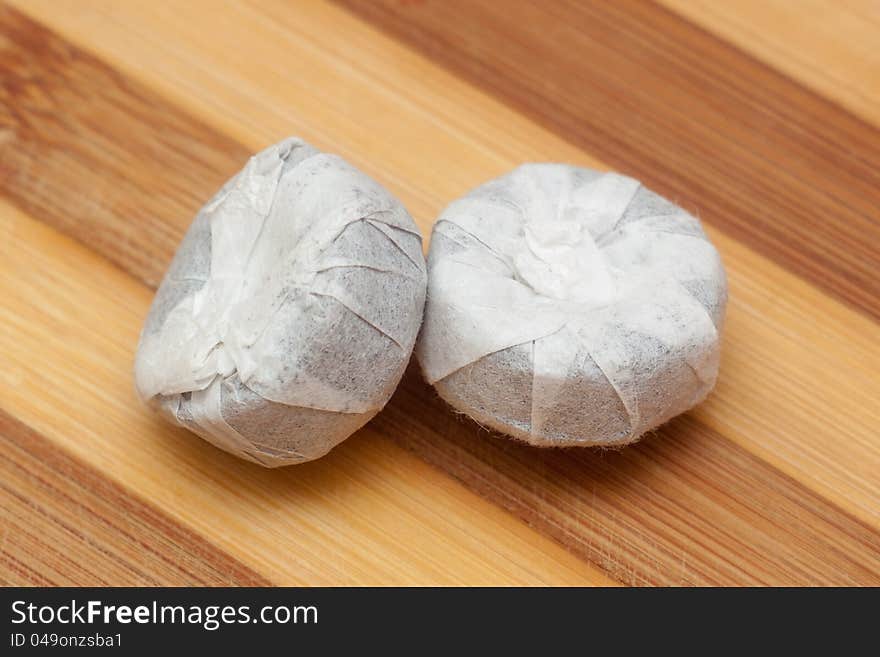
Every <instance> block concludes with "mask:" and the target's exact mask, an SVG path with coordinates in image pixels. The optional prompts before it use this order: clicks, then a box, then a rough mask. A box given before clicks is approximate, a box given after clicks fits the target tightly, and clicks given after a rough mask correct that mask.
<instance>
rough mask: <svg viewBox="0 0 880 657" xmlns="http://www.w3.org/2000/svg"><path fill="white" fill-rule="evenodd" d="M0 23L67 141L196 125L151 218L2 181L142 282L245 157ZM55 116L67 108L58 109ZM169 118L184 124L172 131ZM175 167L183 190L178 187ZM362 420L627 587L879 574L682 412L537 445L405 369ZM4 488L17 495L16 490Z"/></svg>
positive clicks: (175, 135)
mask: <svg viewBox="0 0 880 657" xmlns="http://www.w3.org/2000/svg"><path fill="white" fill-rule="evenodd" d="M9 20H10V16H9V15H8V14H7V16H6V21H7V23H6V24H3V23H2V22H0V25H3V27H2V29H3V30H4V31H5V32H9V31H10V29H11V30H12V31H13V32H25V33H26V34H30V36H26V37H25V36H21V35H19V36H13V37H10V38H13V39H15V40H16V43H18V44H19V45H18V46H17V48H19V49H22V48H23V49H24V50H20V52H19V53H18V54H17V57H19V58H20V59H23V60H26V61H27V64H26V68H27V70H30V71H31V75H32V76H33V77H34V78H35V79H40V80H44V81H45V82H43V83H42V84H41V86H40V93H41V94H42V95H45V96H46V97H49V98H66V97H67V94H72V93H74V91H72V90H73V89H79V90H80V91H79V92H77V93H78V94H79V95H80V96H81V99H80V103H81V105H80V106H79V107H78V108H77V109H76V111H75V112H74V113H73V114H66V115H65V116H64V117H56V118H55V119H53V120H55V121H59V122H63V123H64V124H65V125H67V126H68V129H70V130H73V131H75V133H76V134H77V135H78V137H77V139H78V140H83V141H86V142H89V141H91V140H93V139H98V138H99V136H100V135H99V133H102V132H104V131H106V130H110V131H111V132H112V133H113V134H120V135H122V134H137V135H138V139H139V140H141V141H142V142H144V143H152V142H154V141H160V140H164V141H166V142H168V143H177V142H181V143H187V141H188V140H189V139H191V138H192V137H191V135H189V134H187V132H186V131H188V130H190V129H195V130H198V131H199V132H198V134H199V135H200V136H199V143H200V144H201V145H202V149H203V151H204V152H203V153H202V156H201V157H199V158H193V159H192V160H189V159H187V158H184V157H181V158H177V159H171V160H169V161H168V163H167V167H166V168H165V169H163V171H162V175H156V177H155V178H154V179H152V180H150V181H147V180H146V179H143V182H142V184H141V186H139V187H133V188H130V189H129V192H128V193H130V194H133V196H132V197H131V198H129V199H127V200H126V203H127V204H129V205H131V206H142V207H151V208H153V212H154V215H153V216H152V217H151V219H150V220H149V221H148V220H146V219H143V220H138V221H132V220H128V217H126V215H125V214H122V213H120V212H119V210H118V209H117V210H109V211H107V214H106V217H105V218H104V219H102V223H100V224H96V226H95V229H94V230H90V231H83V230H81V228H79V227H78V222H79V221H80V220H84V221H85V220H87V219H86V215H87V214H88V212H90V208H92V207H93V206H94V205H96V204H97V202H98V200H99V199H100V198H101V196H100V195H101V194H102V193H103V191H104V190H105V189H112V188H114V187H115V186H116V185H120V184H122V183H124V182H125V179H126V176H127V175H128V173H127V172H126V171H123V170H120V169H119V168H117V167H115V166H109V167H107V168H101V167H99V166H97V165H96V166H92V167H78V168H77V169H76V170H75V174H71V173H70V172H68V171H66V170H61V169H58V168H45V167H42V165H41V164H40V163H39V161H37V160H34V161H29V163H28V165H29V169H27V170H25V171H23V172H20V173H19V174H18V175H19V176H21V177H22V183H23V185H24V188H25V189H26V190H31V191H30V192H26V193H24V192H18V191H14V190H9V189H3V190H0V192H2V194H4V195H6V196H7V197H11V198H13V199H14V200H16V202H19V203H23V204H25V205H26V207H27V208H29V209H30V210H32V211H33V212H35V213H36V214H35V216H36V217H37V218H42V219H46V220H47V221H49V222H50V223H52V224H53V225H56V226H58V227H59V228H61V229H62V230H66V231H68V232H71V233H72V234H74V235H77V236H78V237H79V239H81V240H82V241H83V242H85V243H86V244H88V245H89V246H90V247H91V248H93V249H94V250H96V251H97V252H99V253H102V254H104V255H107V256H108V257H111V258H113V259H114V260H115V261H116V262H117V263H118V264H119V265H120V266H121V267H122V268H123V269H125V270H126V271H128V272H130V273H132V274H134V275H135V276H138V277H140V278H141V279H142V280H144V281H145V282H147V283H148V284H154V282H155V280H157V279H158V278H159V276H160V275H161V271H162V269H163V268H164V266H165V263H166V262H167V261H168V260H169V259H170V257H171V255H172V252H173V249H174V246H175V244H176V241H177V239H179V237H180V236H181V235H182V233H183V230H184V229H185V227H186V224H187V223H188V221H189V217H190V216H191V213H192V210H194V209H195V208H196V207H197V206H198V205H199V204H200V202H202V201H203V200H204V199H206V198H208V197H209V196H210V194H211V193H212V192H213V191H214V190H215V188H216V185H217V184H218V183H219V180H216V178H218V177H219V176H218V172H220V171H225V172H232V171H233V170H235V169H236V168H238V167H239V166H241V164H242V163H243V161H244V159H245V157H244V153H243V149H242V148H241V147H240V146H230V145H229V143H228V141H227V140H225V139H223V138H222V137H220V136H219V135H212V134H209V133H208V132H207V130H206V129H205V128H201V127H196V126H198V124H197V123H196V122H195V121H193V120H190V119H187V118H186V117H184V116H182V115H181V114H180V112H179V111H178V110H176V109H175V108H173V107H171V106H168V105H167V104H165V103H163V101H162V100H161V99H159V98H157V97H154V96H152V95H150V93H149V92H148V91H146V90H144V89H142V88H138V87H137V86H135V85H132V84H131V83H128V82H126V81H124V80H123V79H122V78H120V77H119V76H118V75H116V74H115V73H113V72H112V71H109V70H108V69H107V67H106V65H104V64H103V63H101V62H100V61H98V60H96V59H94V58H91V57H89V56H88V55H86V54H84V53H82V52H79V51H77V50H75V49H73V48H71V47H70V46H69V45H66V44H63V43H59V38H58V37H56V36H54V35H51V34H50V33H47V32H46V31H45V30H43V28H41V27H39V26H38V25H35V24H32V23H28V22H26V21H25V19H23V18H22V17H20V16H17V15H15V16H13V17H12V19H11V20H12V21H13V22H12V25H11V26H10V25H9V24H8V21H9ZM31 33H33V34H31ZM44 51H49V52H52V53H59V52H63V53H66V55H65V56H66V59H59V58H58V57H57V56H53V57H52V58H50V62H51V63H52V64H51V65H52V74H51V75H49V73H48V72H47V73H42V72H41V67H42V66H44V65H45V64H43V63H41V61H42V59H43V57H44V55H43V52H44ZM65 62H66V63H65ZM96 85H97V86H100V85H115V88H113V89H107V90H103V91H102V92H101V93H94V94H92V93H87V92H85V91H84V90H89V89H92V87H94V86H96ZM33 93H36V92H33ZM116 96H127V98H124V99H123V98H119V99H118V100H117V102H119V103H124V104H125V106H126V107H129V108H130V110H128V111H126V112H119V113H108V114H105V115H104V117H103V122H102V123H101V124H95V123H93V122H92V121H90V120H86V118H85V117H89V116H92V114H93V111H92V107H91V106H92V104H95V105H96V107H97V108H99V109H100V108H101V107H103V106H104V102H105V101H104V100H103V99H104V98H105V97H116ZM139 103H143V105H144V106H139V105H138V104H139ZM36 107H37V106H36V105H34V104H33V103H32V104H25V105H24V106H23V109H22V110H17V112H18V114H17V116H18V118H17V119H16V120H17V121H19V122H20V123H21V124H23V125H24V124H26V125H35V124H39V122H40V121H42V120H44V119H42V118H41V117H40V116H39V112H38V111H37V109H35V108H36ZM146 108H149V111H147V109H146ZM57 111H59V112H62V113H64V112H66V111H67V110H65V106H64V103H61V104H59V105H58V109H57ZM95 111H97V110H95ZM155 113H161V114H162V115H164V116H176V117H178V118H177V119H176V120H175V121H174V122H173V124H170V123H163V124H162V125H161V126H157V125H156V124H154V123H153V122H152V120H151V118H150V117H151V116H152V115H153V114H155ZM106 124H110V125H109V126H108V125H106ZM174 126H177V129H179V130H180V131H181V132H173V130H174V129H175V128H174ZM160 132H161V133H162V134H160ZM93 133H95V134H93ZM42 134H43V132H42V131H33V130H32V131H21V132H17V133H16V136H15V137H14V139H13V141H16V140H19V139H21V140H24V143H23V147H24V148H26V149H27V150H28V152H32V153H39V152H43V151H48V150H52V149H53V148H54V146H53V145H52V144H51V143H46V144H37V143H33V144H29V143H27V140H32V141H34V140H39V139H41V135H42ZM135 164H136V163H132V165H133V166H135ZM37 175H39V176H42V179H41V180H40V181H36V180H30V179H29V178H30V177H34V176H37ZM132 175H135V176H140V174H136V173H133V174H132ZM184 175H185V176H186V177H187V179H188V180H189V181H190V183H189V185H188V187H186V188H185V189H183V188H180V189H178V185H179V177H180V176H184ZM41 185H42V186H45V187H46V188H50V189H52V190H53V191H52V194H53V204H52V205H51V206H49V205H41V206H36V205H31V201H29V200H28V194H36V193H38V190H39V188H40V186H41ZM172 190H177V191H176V192H175V193H176V194H178V196H179V200H178V202H177V205H178V206H179V211H180V212H181V213H184V212H186V213H187V214H181V215H179V216H178V215H174V216H171V215H170V208H169V207H165V206H153V205H152V204H153V203H154V201H153V200H152V199H153V198H154V197H162V196H165V195H167V194H169V193H171V192H172ZM23 194H24V195H23ZM52 207H58V208H65V209H66V212H67V214H68V215H69V220H68V221H66V222H59V221H58V219H57V217H56V216H54V215H53V214H52V211H51V208H52ZM155 222H161V223H163V225H164V227H163V228H162V233H163V235H167V237H166V238H163V239H161V240H156V241H153V242H150V240H151V239H153V237H152V236H151V231H153V230H154V223H155ZM117 224H123V225H124V226H125V230H126V231H128V236H129V238H130V243H131V244H132V245H138V244H140V243H141V242H142V241H147V242H150V243H151V245H152V246H151V248H152V250H153V255H152V260H149V259H144V258H143V257H141V256H139V255H138V254H136V253H135V251H136V249H131V250H125V251H123V252H119V251H118V250H116V249H114V248H111V246H110V242H108V240H106V239H105V238H104V237H103V236H102V235H101V234H100V231H105V230H107V231H116V230H119V228H118V226H117ZM374 422H375V426H376V427H377V428H379V429H380V430H381V432H382V433H383V434H384V435H389V436H391V437H392V439H393V440H395V441H397V442H398V443H399V444H401V445H403V446H404V447H406V448H407V449H410V450H412V451H413V452H415V453H416V454H418V455H420V456H421V457H423V458H424V459H426V460H427V461H429V462H431V463H433V464H435V465H436V466H437V467H439V468H441V469H442V470H444V471H446V472H448V473H450V474H451V475H453V476H454V477H456V478H458V479H459V480H460V481H462V482H464V483H465V484H466V485H467V486H469V487H471V488H473V489H474V490H476V491H477V492H479V493H480V494H481V495H483V496H485V497H486V498H488V499H490V500H492V501H494V502H496V503H498V504H500V505H502V506H503V507H505V508H507V509H509V510H511V511H512V512H513V513H515V514H516V515H518V516H519V517H520V518H522V519H524V520H525V521H526V522H528V523H529V524H531V525H533V526H534V527H536V528H537V529H538V530H540V531H542V532H546V533H547V534H549V535H551V536H553V537H554V538H555V539H557V540H558V541H559V542H561V543H562V544H564V545H566V546H567V547H569V548H570V549H571V550H573V551H575V552H576V553H577V554H579V555H582V556H583V557H584V558H585V559H588V560H589V561H591V562H592V563H595V564H597V565H598V566H599V567H601V568H603V569H604V570H606V571H607V572H608V573H610V574H611V575H612V576H614V577H616V578H618V579H620V580H621V581H624V582H628V583H650V584H683V583H700V584H704V583H723V584H731V583H775V584H782V583H789V584H795V583H838V584H845V583H851V582H858V583H880V538H878V535H877V533H876V532H874V531H872V530H871V528H869V527H867V526H865V525H863V524H860V523H859V522H858V521H857V520H855V519H853V518H852V517H850V516H849V515H848V514H847V513H846V512H845V511H843V510H842V509H839V508H837V507H835V506H833V505H831V504H829V503H828V502H826V501H824V500H823V499H821V498H819V497H817V496H816V495H815V494H814V493H813V492H812V491H810V490H808V489H806V488H805V487H804V486H802V485H800V484H798V483H797V482H795V481H792V480H790V479H789V478H787V477H786V476H784V475H783V474H782V473H780V472H779V471H777V470H775V469H773V468H772V467H770V466H768V465H767V464H766V463H764V462H762V461H760V460H759V459H757V458H756V457H754V456H752V455H750V454H749V453H748V452H746V451H744V450H742V449H741V448H739V447H737V446H736V445H735V444H733V443H732V442H730V441H729V440H727V439H725V438H724V437H722V436H719V435H717V434H715V433H713V432H711V431H710V430H709V429H708V428H706V427H705V426H703V425H701V424H700V423H699V422H697V421H695V420H694V418H692V417H686V418H681V419H679V420H676V421H675V422H673V423H671V424H670V425H669V426H668V427H666V428H665V429H664V430H663V431H662V432H660V435H659V436H658V437H655V438H653V439H650V440H648V441H646V442H645V443H644V444H641V445H639V446H637V447H633V448H628V449H626V450H624V451H622V452H620V453H615V452H605V453H602V452H595V451H590V450H572V451H544V450H536V449H532V448H528V447H524V446H520V445H517V444H514V443H512V442H510V441H508V440H506V439H501V438H495V437H492V436H490V435H488V434H487V433H485V432H483V431H482V430H480V429H479V428H478V427H477V426H476V425H475V424H473V423H471V422H468V421H462V420H459V419H458V418H457V417H456V416H454V415H453V414H452V413H451V412H449V410H448V409H447V408H446V407H445V406H444V405H443V404H442V403H441V402H440V401H439V400H438V399H437V398H436V396H435V394H434V392H433V390H432V389H431V388H430V387H428V386H427V385H425V384H424V383H423V382H422V381H421V378H420V377H419V375H418V374H417V373H416V372H415V371H413V370H411V371H410V372H409V373H408V375H407V376H406V378H405V380H404V383H403V384H402V386H401V387H400V389H399V390H398V392H397V394H396V395H395V397H394V398H393V399H392V401H391V402H390V403H389V405H388V406H387V407H386V410H385V411H384V412H383V413H381V414H380V415H379V416H378V417H377V419H376V420H375V421H374ZM47 449H48V446H47ZM54 476H55V475H53V476H52V477H49V475H47V476H46V481H47V482H48V481H53V482H54ZM76 479H79V477H77V478H76ZM10 487H12V488H13V490H22V489H20V488H19V485H17V484H16V485H13V484H10ZM73 499H76V497H75V496H74V497H73ZM69 517H70V515H69V514H63V516H62V518H69ZM743 555H747V558H743ZM755 564H758V566H755ZM10 570H11V569H10ZM40 572H42V571H40ZM6 576H7V577H10V575H6Z"/></svg>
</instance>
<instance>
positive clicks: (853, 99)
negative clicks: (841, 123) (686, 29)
mask: <svg viewBox="0 0 880 657" xmlns="http://www.w3.org/2000/svg"><path fill="white" fill-rule="evenodd" d="M660 2H661V4H663V5H664V6H666V7H668V8H670V9H672V10H674V11H675V12H676V13H678V14H680V15H682V16H684V17H686V18H687V19H688V20H690V21H693V22H694V23H696V24H697V25H699V26H701V27H703V28H705V29H707V30H709V31H711V32H712V33H713V34H715V35H717V36H719V37H721V38H723V39H724V40H725V41H728V42H730V43H732V44H734V45H736V47H737V48H740V49H742V50H744V51H746V52H748V53H749V54H750V55H752V56H753V57H755V58H756V59H759V60H761V61H762V62H765V63H767V64H769V65H771V66H772V67H773V68H775V69H777V70H779V71H780V72H782V73H785V74H786V75H788V76H790V77H792V78H794V79H795V80H797V81H798V82H799V83H800V84H803V85H804V86H806V87H809V88H810V89H812V90H813V91H814V92H816V93H818V94H820V95H822V96H825V97H826V98H831V99H833V100H834V101H835V102H837V103H840V104H841V105H843V106H844V107H846V108H847V109H848V110H849V111H851V112H853V113H854V114H857V115H858V116H860V117H862V118H863V119H865V120H866V121H868V122H870V123H873V124H874V125H880V75H878V73H877V72H878V70H880V49H878V48H877V29H878V27H877V26H878V24H880V3H877V2H876V0H798V2H791V1H790V0H728V1H727V2H714V1H713V0H660Z"/></svg>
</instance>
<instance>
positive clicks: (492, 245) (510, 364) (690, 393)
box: [416, 164, 727, 446]
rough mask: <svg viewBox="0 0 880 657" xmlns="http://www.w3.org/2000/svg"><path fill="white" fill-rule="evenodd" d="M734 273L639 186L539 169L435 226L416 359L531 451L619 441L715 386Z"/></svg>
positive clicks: (521, 172) (699, 235) (486, 191)
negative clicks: (534, 447) (728, 278)
mask: <svg viewBox="0 0 880 657" xmlns="http://www.w3.org/2000/svg"><path fill="white" fill-rule="evenodd" d="M726 300H727V285H726V279H725V274H724V269H723V267H722V264H721V260H720V258H719V256H718V253H717V251H716V250H715V248H714V247H713V246H712V244H711V243H710V242H709V240H708V238H707V237H706V235H705V233H704V232H703V230H702V228H701V227H700V223H699V221H698V220H697V219H695V218H694V217H692V216H690V215H689V214H687V213H686V212H685V211H684V210H682V209H681V208H679V207H677V206H675V205H673V204H672V203H670V202H669V201H666V200H664V199H663V198H661V197H659V196H658V195H656V194H654V193H653V192H651V191H649V190H647V189H645V188H644V187H642V186H641V185H640V184H639V183H638V182H637V181H636V180H633V179H631V178H627V177H625V176H621V175H617V174H611V173H608V174H603V173H599V172H596V171H591V170H589V169H581V168H576V167H572V166H567V165H556V164H529V165H524V166H521V167H519V168H517V169H515V170H514V171H513V172H511V173H510V174H508V175H505V176H503V177H501V178H498V179H496V180H493V181H491V182H489V183H487V184H485V185H483V186H481V187H479V188H477V189H476V190H474V191H473V192H471V193H470V194H468V195H467V196H465V197H464V198H462V199H460V200H458V201H455V202H454V203H452V205H450V206H449V207H448V208H447V209H446V210H445V211H444V212H443V214H442V215H441V216H440V218H439V219H438V221H437V223H436V224H435V226H434V231H433V236H432V241H431V249H430V253H429V257H428V301H427V306H426V309H425V321H424V325H423V327H422V333H421V336H420V338H419V342H418V345H417V346H416V355H417V357H418V359H419V362H420V363H421V366H422V370H423V372H424V374H425V377H426V378H427V380H428V381H429V382H430V383H432V384H433V385H434V386H435V387H436V389H437V391H438V392H439V393H440V395H441V396H442V397H443V398H444V399H445V400H446V401H447V402H448V403H449V404H451V405H452V406H453V407H455V408H456V409H458V410H460V411H462V412H464V413H467V414H468V415H470V416H471V417H473V418H474V419H475V420H476V421H477V422H479V423H480V424H483V425H485V426H488V427H491V428H493V429H496V430H498V431H501V432H504V433H508V434H510V435H512V436H514V437H516V438H519V439H521V440H524V441H526V442H528V443H531V444H533V445H542V446H554V445H556V446H567V445H606V446H612V445H621V444H625V443H628V442H632V441H634V440H637V439H638V438H639V437H640V436H641V435H642V434H644V433H645V432H646V431H648V430H650V429H652V428H655V427H657V426H658V425H660V424H662V423H663V422H665V421H666V420H668V419H670V418H671V417H673V416H674V415H677V414H679V413H681V412H683V411H685V410H687V409H689V408H691V407H692V406H694V405H695V404H697V403H699V402H700V401H702V400H703V399H704V398H705V397H706V395H707V394H708V393H709V391H710V390H711V389H712V387H713V386H714V384H715V379H716V375H717V372H718V364H719V335H720V332H721V326H722V322H723V317H724V308H725V304H726Z"/></svg>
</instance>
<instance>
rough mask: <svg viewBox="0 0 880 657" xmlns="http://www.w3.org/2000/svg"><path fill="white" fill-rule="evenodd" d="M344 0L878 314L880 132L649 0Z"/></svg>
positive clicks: (550, 155)
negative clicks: (608, 0)
mask: <svg viewBox="0 0 880 657" xmlns="http://www.w3.org/2000/svg"><path fill="white" fill-rule="evenodd" d="M338 1H339V3H340V4H342V5H344V6H346V7H347V8H349V9H350V10H351V11H353V12H354V13H356V14H357V15H358V16H360V17H362V18H365V19H367V20H369V21H371V22H372V23H374V24H376V25H377V26H379V27H381V28H383V29H385V30H387V31H388V32H389V33H391V34H392V35H394V36H395V37H397V38H399V39H400V40H402V41H404V42H405V43H407V44H409V45H410V46H412V47H414V48H416V49H418V50H420V51H422V52H423V53H425V54H427V55H428V56H429V57H430V58H431V59H433V60H434V61H436V62H438V63H441V64H443V65H445V66H448V67H449V68H450V69H452V70H453V71H454V72H456V73H457V74H460V75H462V76H463V77H466V78H467V79H469V80H470V81H472V82H473V83H475V84H476V85H478V86H480V87H482V88H484V89H486V90H488V91H490V92H491V93H493V94H495V95H497V96H498V97H499V98H501V99H503V100H504V101H505V102H506V103H507V104H509V105H511V106H513V107H516V108H518V109H520V110H522V111H523V112H524V113H526V114H528V115H529V116H530V117H532V118H533V119H535V120H536V121H538V122H540V123H541V124H543V125H544V126H546V127H547V128H549V129H550V130H552V131H554V132H556V133H558V134H559V135H561V136H562V137H564V138H566V139H568V140H570V141H571V142H572V143H574V144H576V145H578V146H580V147H582V148H584V149H585V150H587V151H588V152H589V153H591V154H593V155H595V156H597V157H598V158H600V159H601V160H602V161H604V162H605V163H607V164H608V165H610V166H612V167H614V168H616V169H619V170H621V171H623V172H625V173H628V174H631V175H633V176H635V177H637V178H639V179H641V180H642V181H643V182H645V183H646V184H647V185H648V186H650V187H652V188H654V189H656V190H657V191H659V192H661V193H663V194H664V195H666V196H669V197H671V198H674V199H675V200H677V201H678V202H679V203H681V204H683V205H684V206H685V207H687V208H689V209H691V210H693V211H695V212H697V213H698V214H699V215H700V216H701V217H702V218H703V219H705V220H706V221H707V222H709V223H710V224H713V225H716V226H718V227H720V228H722V229H723V230H725V231H726V232H727V233H729V234H730V235H732V236H734V237H736V238H737V239H739V240H741V241H743V242H746V243H747V244H749V245H751V246H753V247H754V248H755V249H756V250H758V251H760V252H762V253H763V254H765V255H767V256H768V257H770V258H771V259H773V260H775V261H777V262H779V263H781V264H783V265H785V266H786V267H788V268H789V269H791V270H792V271H794V272H796V273H797V274H799V275H801V276H803V277H804V278H806V279H808V280H810V281H811V282H812V283H814V284H816V285H818V286H819V287H821V288H823V289H824V290H826V291H828V292H831V293H832V294H834V295H837V296H838V297H839V298H841V299H844V300H845V301H847V302H848V303H850V304H851V305H853V306H855V307H857V308H859V309H860V310H862V311H863V312H865V313H867V314H868V315H870V316H872V317H874V318H880V277H878V276H877V272H878V271H880V130H878V129H877V127H875V126H871V125H868V124H866V123H865V122H863V121H862V120H860V119H858V118H856V117H855V116H853V115H851V114H850V113H848V112H847V111H846V110H844V109H843V108H841V107H840V106H838V105H836V104H834V103H832V102H829V101H827V100H825V99H823V98H821V97H819V96H817V95H816V94H814V93H812V92H811V91H809V90H807V89H805V88H804V87H802V86H800V85H798V84H797V83H795V82H794V81H792V80H790V79H788V78H786V77H785V76H783V75H782V74H780V73H779V72H777V71H775V70H772V69H771V68H769V67H767V66H766V65H764V64H763V63H761V62H759V61H757V60H755V59H753V58H751V57H750V56H748V55H747V54H745V53H743V52H741V51H739V50H737V49H736V48H734V47H732V46H730V45H728V44H726V43H724V42H722V41H721V40H719V39H718V38H716V37H715V36H713V35H711V34H709V33H707V32H705V31H704V30H702V29H700V28H698V27H696V26H695V25H692V24H691V23H689V22H687V21H686V20H684V19H683V18H681V17H679V16H677V15H675V14H673V13H671V12H669V11H667V10H666V9H664V8H662V7H659V6H657V5H655V4H653V3H651V2H644V1H641V0H623V1H621V2H604V1H601V0H596V1H587V2H583V1H581V0H509V1H508V2H505V3H503V5H499V3H497V2H495V1H494V0H451V1H443V2H433V1H425V2H420V1H415V2H400V1H399V0H379V1H377V2H374V1H373V0H369V1H364V0H338ZM546 158H547V159H549V160H552V159H553V158H554V154H553V153H547V154H546Z"/></svg>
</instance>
